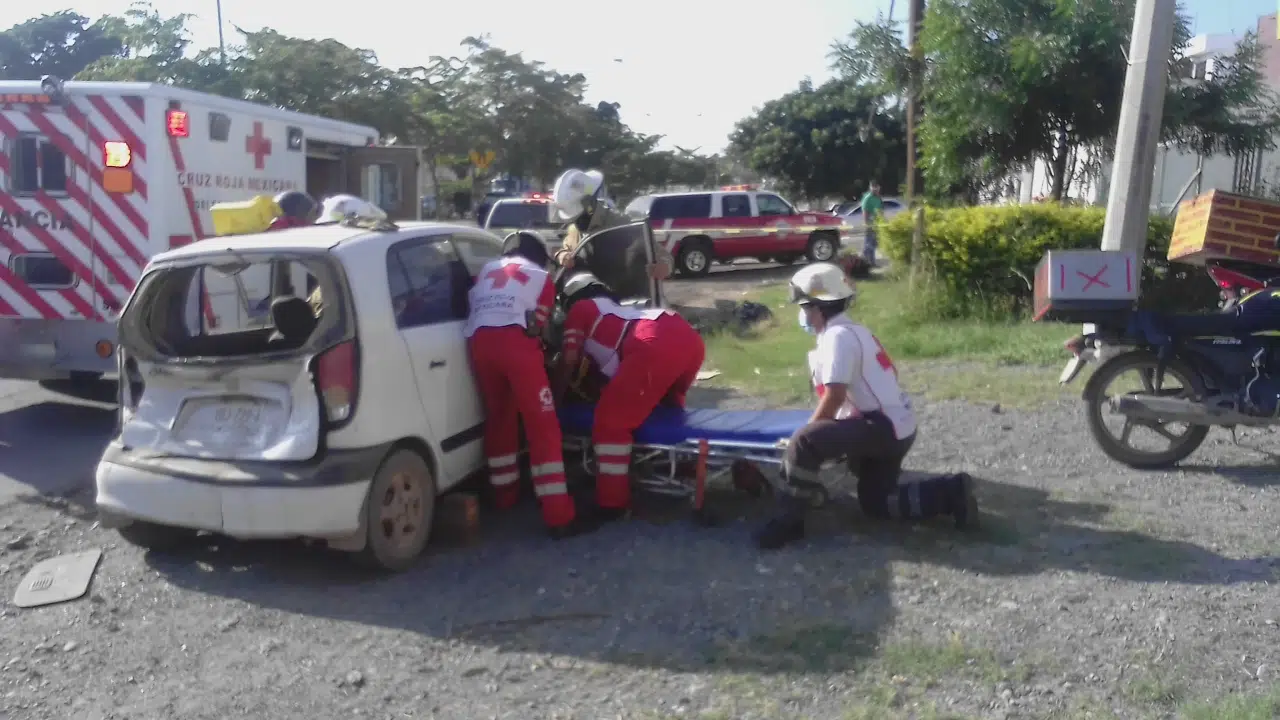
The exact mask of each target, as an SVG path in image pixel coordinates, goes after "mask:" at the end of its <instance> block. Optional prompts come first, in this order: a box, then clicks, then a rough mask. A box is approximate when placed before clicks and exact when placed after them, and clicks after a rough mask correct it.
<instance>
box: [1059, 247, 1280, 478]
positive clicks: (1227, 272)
mask: <svg viewBox="0 0 1280 720" xmlns="http://www.w3.org/2000/svg"><path fill="white" fill-rule="evenodd" d="M1206 269H1207V271H1208V273H1209V275H1210V277H1211V278H1212V279H1213V281H1214V282H1215V283H1216V284H1217V285H1218V288H1219V296H1220V298H1221V302H1220V304H1219V309H1220V310H1221V311H1222V312H1221V313H1208V314H1204V315H1162V314H1159V313H1151V312H1144V311H1129V312H1120V313H1114V312H1113V313H1107V314H1103V315H1100V316H1099V318H1098V321H1097V322H1095V323H1094V324H1093V325H1094V326H1093V329H1092V330H1091V331H1089V332H1087V333H1085V334H1082V335H1078V336H1076V337H1074V338H1072V339H1071V340H1069V341H1067V343H1066V348H1067V350H1068V351H1069V352H1070V353H1071V354H1072V358H1071V359H1070V360H1069V361H1068V362H1067V366H1066V367H1065V368H1064V369H1063V372H1062V375H1061V376H1060V377H1059V383H1060V384H1062V385H1067V384H1070V383H1071V382H1072V381H1073V380H1075V378H1076V377H1077V376H1078V375H1079V374H1080V372H1081V371H1082V370H1083V369H1084V368H1085V367H1086V366H1087V365H1089V364H1093V363H1096V364H1097V368H1096V369H1095V370H1094V372H1093V375H1092V376H1091V377H1090V378H1089V381H1088V382H1087V383H1086V384H1085V387H1084V391H1083V393H1082V398H1083V400H1084V401H1085V404H1086V419H1087V422H1088V426H1089V431H1090V434H1091V435H1092V436H1093V438H1094V441H1095V442H1097V444H1098V446H1099V447H1100V448H1101V449H1102V451H1103V452H1104V453H1105V454H1106V455H1107V456H1108V457H1110V458H1112V459H1113V460H1116V461H1118V462H1121V463H1124V464H1125V465H1128V466H1130V467H1133V468H1138V469H1157V468H1167V467H1170V466H1173V465H1175V464H1177V463H1178V462H1180V461H1182V460H1183V459H1185V458H1187V457H1188V456H1189V455H1191V454H1192V453H1193V452H1195V451H1196V450H1197V449H1198V448H1199V447H1200V445H1201V444H1202V443H1203V442H1204V440H1205V438H1206V437H1207V436H1208V434H1209V430H1210V428H1212V427H1227V428H1231V429H1232V430H1233V431H1234V429H1235V428H1236V427H1239V426H1244V427H1262V426H1269V425H1280V326H1277V330H1269V329H1260V328H1266V327H1269V326H1273V325H1277V324H1276V323H1274V322H1271V323H1268V322H1266V321H1265V319H1260V318H1264V317H1265V316H1272V317H1273V316H1274V314H1275V312H1276V310H1275V306H1274V305H1273V304H1272V303H1273V302H1274V300H1273V299H1272V293H1275V292H1276V291H1275V290H1272V289H1271V284H1272V283H1273V282H1276V281H1278V280H1280V269H1276V268H1271V267H1266V266H1261V265H1255V264H1244V263H1229V262H1225V261H1218V262H1215V263H1211V264H1210V265H1209V266H1208V267H1207V268H1206ZM1251 301H1252V302H1253V304H1250V303H1251ZM1131 372H1135V373H1136V375H1137V379H1138V383H1139V384H1140V387H1138V388H1134V389H1132V390H1129V391H1122V392H1120V393H1119V394H1114V395H1113V394H1110V393H1109V390H1110V389H1111V387H1112V385H1113V384H1115V383H1116V382H1117V380H1119V379H1120V377H1121V376H1122V375H1125V374H1127V373H1131ZM1115 416H1119V417H1120V418H1121V419H1122V426H1121V428H1120V430H1119V432H1118V433H1116V432H1113V431H1112V430H1111V428H1110V427H1108V425H1107V422H1106V421H1107V420H1109V419H1112V418H1114V417H1115ZM1139 429H1142V430H1148V431H1151V433H1152V434H1153V435H1155V436H1157V437H1158V438H1160V439H1161V440H1163V445H1164V447H1163V448H1158V449H1153V450H1149V449H1144V448H1139V447H1136V446H1135V445H1134V444H1133V442H1132V441H1133V434H1134V431H1135V430H1139Z"/></svg>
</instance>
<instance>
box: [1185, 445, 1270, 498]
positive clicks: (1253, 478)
mask: <svg viewBox="0 0 1280 720" xmlns="http://www.w3.org/2000/svg"><path fill="white" fill-rule="evenodd" d="M1251 450H1252V451H1253V452H1256V453H1264V454H1266V455H1267V456H1268V457H1270V458H1271V459H1272V462H1271V463H1270V464H1266V465H1262V464H1259V465H1236V466H1232V467H1222V466H1219V465H1179V466H1178V470H1179V471H1180V472H1186V473H1194V474H1197V475H1215V476H1217V477H1221V478H1226V479H1227V480H1228V481H1230V482H1233V483H1236V484H1238V485H1244V486H1245V487H1251V488H1269V487H1275V486H1277V485H1280V455H1276V454H1273V453H1268V452H1265V451H1262V450H1258V449H1257V448H1251Z"/></svg>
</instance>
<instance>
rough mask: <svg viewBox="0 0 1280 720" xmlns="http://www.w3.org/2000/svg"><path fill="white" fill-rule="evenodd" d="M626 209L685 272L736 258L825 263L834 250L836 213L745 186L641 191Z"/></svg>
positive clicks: (696, 272) (697, 272) (837, 226)
mask: <svg viewBox="0 0 1280 720" xmlns="http://www.w3.org/2000/svg"><path fill="white" fill-rule="evenodd" d="M626 212H627V214H628V215H630V216H632V217H633V218H636V219H648V221H649V224H650V226H652V228H653V233H654V238H655V240H657V242H659V243H661V244H662V245H664V246H666V248H667V249H668V250H670V251H671V255H672V257H674V258H675V260H676V272H678V273H680V274H681V275H685V276H697V275H705V274H707V273H708V272H710V271H711V266H712V264H713V263H715V262H732V261H734V260H736V259H738V258H756V259H757V260H759V261H760V262H780V263H784V264H791V263H793V262H795V261H796V260H799V259H800V258H801V257H807V258H808V259H809V260H810V261H811V262H828V261H830V260H832V259H833V258H835V256H836V254H837V253H838V252H839V250H840V218H839V217H837V216H836V215H832V214H830V213H821V212H799V211H797V210H796V209H795V207H794V206H793V205H792V204H791V203H789V202H787V201H786V200H783V199H782V198H781V197H779V196H778V195H776V194H774V193H771V192H762V191H759V190H756V189H755V188H753V187H751V186H749V185H733V186H728V187H723V188H721V189H719V190H707V191H699V192H682V193H663V194H657V195H643V196H641V197H638V198H636V199H635V200H633V201H631V204H629V205H627V208H626Z"/></svg>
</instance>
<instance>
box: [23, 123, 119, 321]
mask: <svg viewBox="0 0 1280 720" xmlns="http://www.w3.org/2000/svg"><path fill="white" fill-rule="evenodd" d="M0 134H16V128H14V127H13V125H12V124H11V123H9V121H8V120H6V119H5V118H4V117H3V116H2V115H0ZM0 172H3V173H4V174H5V175H8V174H9V159H8V157H7V156H5V155H0ZM41 195H43V193H41ZM36 199H37V201H39V202H40V204H41V205H42V206H44V207H45V208H46V209H51V210H52V211H53V212H54V213H55V214H57V212H58V211H59V210H61V209H62V208H61V207H60V206H59V205H58V204H56V203H51V202H48V199H47V196H46V197H45V198H41V197H37V198H36ZM0 210H4V211H5V212H8V213H10V214H12V215H14V216H21V215H22V207H21V206H20V205H18V203H17V202H16V201H15V200H14V199H13V196H12V195H9V194H8V193H0ZM23 229H24V230H27V231H29V232H30V233H31V234H32V235H34V236H35V237H36V240H37V241H38V242H39V243H40V244H41V245H42V246H43V248H42V249H44V250H47V251H49V252H51V253H53V255H54V256H55V257H57V258H58V260H60V261H61V262H62V263H63V264H64V265H66V267H67V269H69V270H70V271H71V272H72V273H73V274H74V275H75V276H76V277H77V278H79V279H80V281H81V282H84V283H87V285H88V287H89V288H90V289H92V288H94V287H96V286H98V285H99V283H98V280H97V278H96V277H94V274H93V273H92V272H91V271H90V270H89V269H88V268H87V267H85V265H84V263H82V262H80V259H79V258H77V257H76V256H75V255H73V254H72V253H71V252H70V251H69V250H67V248H66V247H64V246H63V245H62V243H60V242H58V241H57V239H56V238H54V237H53V235H51V234H50V233H49V231H47V230H45V229H44V228H41V227H39V226H36V225H26V226H24V228H23ZM0 242H3V244H4V245H5V247H7V248H8V249H9V252H10V253H11V254H18V255H24V254H28V253H30V252H32V250H31V249H29V248H25V247H23V246H22V244H21V243H19V242H18V241H17V240H16V239H15V238H14V237H13V233H11V232H5V233H0ZM6 270H8V268H6ZM8 277H10V278H12V279H13V281H14V282H16V283H17V284H16V285H13V289H14V290H15V291H17V292H18V293H20V294H21V295H22V296H23V298H24V299H26V298H28V293H29V294H30V296H32V297H35V298H36V299H37V300H39V301H40V305H41V306H43V309H42V308H41V307H40V306H38V305H35V304H32V308H33V309H36V310H37V311H38V312H40V313H41V315H42V316H43V317H45V318H49V319H58V318H61V317H62V313H60V312H58V311H57V310H56V309H54V307H53V306H52V305H49V304H48V303H47V302H45V301H44V300H43V299H42V298H41V297H40V295H39V294H38V293H36V291H35V290H33V289H31V287H29V286H28V285H27V283H26V282H25V281H23V280H21V279H19V278H17V276H16V275H13V274H12V273H11V272H10V273H9V274H8ZM24 291H26V292H24ZM57 292H58V294H59V295H61V296H62V297H64V298H66V300H67V302H68V303H70V304H71V307H72V308H74V309H75V310H76V311H77V312H79V313H80V314H81V316H83V317H85V318H90V319H97V317H98V313H97V311H96V310H95V309H94V307H93V304H92V303H91V302H90V301H88V300H86V299H85V298H84V297H83V296H82V295H80V293H79V292H77V291H76V289H75V288H63V289H60V290H58V291H57ZM28 301H29V300H28ZM46 313H51V314H46Z"/></svg>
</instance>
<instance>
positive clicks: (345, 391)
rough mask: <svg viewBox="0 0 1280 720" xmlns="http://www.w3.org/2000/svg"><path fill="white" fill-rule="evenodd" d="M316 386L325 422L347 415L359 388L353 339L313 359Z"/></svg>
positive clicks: (337, 421) (348, 416)
mask: <svg viewBox="0 0 1280 720" xmlns="http://www.w3.org/2000/svg"><path fill="white" fill-rule="evenodd" d="M316 388H317V389H318V390H319V391H320V399H321V401H322V402H323V403H324V410H325V415H326V416H327V417H328V418H329V422H331V423H341V422H345V421H346V420H347V419H348V418H350V417H351V413H352V410H354V409H355V405H356V396H357V395H358V394H359V391H360V372H359V368H358V367H357V366H356V341H355V340H348V341H346V342H344V343H340V344H338V345H334V346H333V347H331V348H329V349H328V350H326V351H324V353H322V354H321V355H320V356H319V357H318V358H316Z"/></svg>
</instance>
